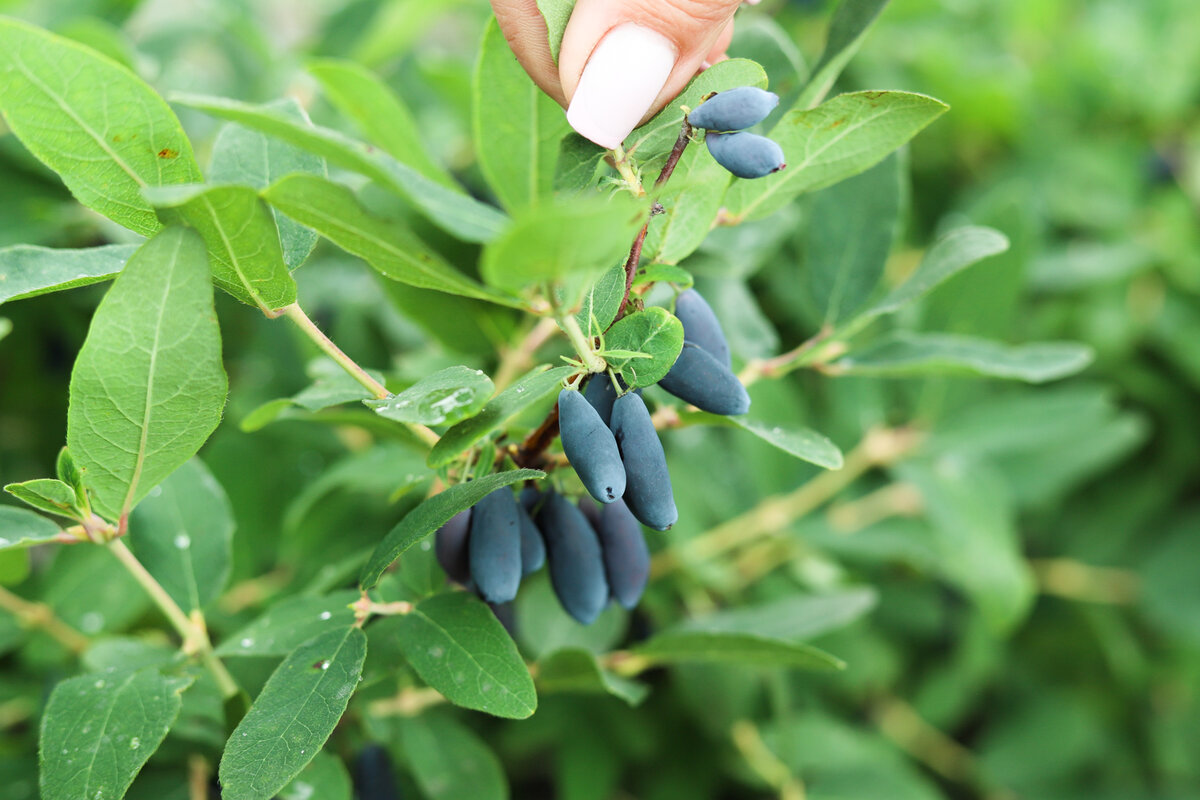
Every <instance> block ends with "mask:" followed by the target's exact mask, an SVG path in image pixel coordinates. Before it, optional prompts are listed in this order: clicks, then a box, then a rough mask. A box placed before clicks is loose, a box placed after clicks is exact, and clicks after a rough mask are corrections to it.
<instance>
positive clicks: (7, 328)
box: [0, 317, 12, 339]
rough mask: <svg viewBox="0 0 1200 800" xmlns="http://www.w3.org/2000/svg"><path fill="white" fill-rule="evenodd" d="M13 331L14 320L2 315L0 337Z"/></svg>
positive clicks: (0, 318)
mask: <svg viewBox="0 0 1200 800" xmlns="http://www.w3.org/2000/svg"><path fill="white" fill-rule="evenodd" d="M11 332H12V320H11V319H8V318H7V317H0V339H3V338H4V337H5V336H8V334H9V333H11Z"/></svg>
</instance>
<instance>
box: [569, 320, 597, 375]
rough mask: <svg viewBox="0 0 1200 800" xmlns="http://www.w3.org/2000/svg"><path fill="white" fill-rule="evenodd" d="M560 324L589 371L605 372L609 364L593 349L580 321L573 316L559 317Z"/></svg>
mask: <svg viewBox="0 0 1200 800" xmlns="http://www.w3.org/2000/svg"><path fill="white" fill-rule="evenodd" d="M558 325H559V327H561V328H562V329H563V332H564V333H566V334H567V339H568V340H570V342H571V346H572V347H574V348H575V352H576V353H578V354H579V359H580V360H581V361H582V362H583V365H584V367H586V368H587V371H588V372H603V371H604V370H605V369H607V367H608V365H607V364H606V363H605V361H604V359H603V358H601V357H600V356H599V355H598V354H597V353H596V351H595V350H593V349H592V343H591V342H590V341H588V338H587V336H585V335H584V333H583V330H582V329H580V327H579V321H578V320H576V319H575V317H573V316H561V317H558Z"/></svg>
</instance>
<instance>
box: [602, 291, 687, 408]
mask: <svg viewBox="0 0 1200 800" xmlns="http://www.w3.org/2000/svg"><path fill="white" fill-rule="evenodd" d="M604 346H605V348H606V349H610V350H630V351H633V352H637V353H645V354H647V355H649V356H651V357H650V358H618V357H610V358H608V366H609V368H610V369H612V370H613V371H614V372H616V373H617V374H618V375H619V376H620V377H621V380H623V381H624V382H625V385H626V386H628V387H630V388H631V389H636V388H638V387H639V386H653V385H654V384H656V383H658V382H659V380H661V379H662V377H663V376H664V375H666V374H667V373H668V372H670V371H671V367H673V366H675V359H677V358H679V351H680V350H682V349H683V323H681V322H680V321H679V320H678V319H677V318H676V317H675V315H673V314H672V313H671V312H670V311H667V310H666V309H665V308H658V307H657V306H654V307H651V308H647V309H646V310H645V311H638V312H637V313H635V314H630V315H629V316H626V317H622V318H621V319H620V320H618V321H617V323H616V324H615V325H613V326H612V328H610V329H609V331H608V333H607V334H606V335H605V337H604Z"/></svg>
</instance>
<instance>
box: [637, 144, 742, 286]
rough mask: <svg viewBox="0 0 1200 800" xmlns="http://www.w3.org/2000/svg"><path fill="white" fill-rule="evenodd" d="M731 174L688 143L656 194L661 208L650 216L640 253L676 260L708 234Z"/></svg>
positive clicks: (665, 260)
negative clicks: (669, 175) (664, 183)
mask: <svg viewBox="0 0 1200 800" xmlns="http://www.w3.org/2000/svg"><path fill="white" fill-rule="evenodd" d="M732 179H733V176H732V175H730V174H729V171H728V170H727V169H725V168H724V167H722V166H721V165H720V164H718V163H717V162H716V161H714V160H713V158H712V156H710V155H709V154H708V153H707V152H706V150H705V148H704V147H703V146H702V145H701V144H700V143H699V142H696V143H694V144H692V145H690V146H689V147H688V149H687V150H686V151H685V152H684V154H683V157H682V158H680V159H679V165H678V166H676V167H675V171H674V172H673V173H672V174H671V180H670V181H669V182H668V183H667V184H666V185H665V186H664V187H663V189H662V192H661V194H659V195H658V198H657V199H658V202H659V203H661V204H662V206H663V208H664V209H665V210H664V211H663V213H662V214H657V215H655V216H654V217H651V219H650V227H649V229H648V230H647V233H646V243H645V247H644V248H643V250H642V254H643V256H645V257H646V258H648V259H650V260H651V261H658V262H661V263H663V264H678V263H679V262H680V261H682V260H683V259H685V258H687V257H688V256H690V255H691V254H692V253H693V252H695V250H696V248H698V247H699V246H700V245H701V244H703V243H704V240H705V239H706V238H707V237H708V233H709V231H711V230H712V228H713V224H714V223H715V222H716V219H717V213H718V212H719V211H720V210H721V205H722V202H721V201H722V199H723V198H724V197H725V189H726V187H728V186H729V182H730V181H731V180H732Z"/></svg>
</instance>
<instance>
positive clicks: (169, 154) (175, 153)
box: [158, 147, 179, 158]
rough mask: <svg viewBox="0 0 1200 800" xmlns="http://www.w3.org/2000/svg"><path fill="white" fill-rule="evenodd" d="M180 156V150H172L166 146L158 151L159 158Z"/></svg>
mask: <svg viewBox="0 0 1200 800" xmlns="http://www.w3.org/2000/svg"><path fill="white" fill-rule="evenodd" d="M178 156H179V151H178V150H172V149H171V148H169V147H164V148H163V149H162V150H159V151H158V157H159V158H176V157H178Z"/></svg>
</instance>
